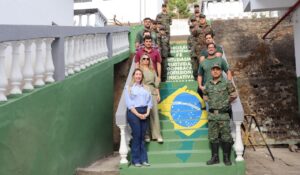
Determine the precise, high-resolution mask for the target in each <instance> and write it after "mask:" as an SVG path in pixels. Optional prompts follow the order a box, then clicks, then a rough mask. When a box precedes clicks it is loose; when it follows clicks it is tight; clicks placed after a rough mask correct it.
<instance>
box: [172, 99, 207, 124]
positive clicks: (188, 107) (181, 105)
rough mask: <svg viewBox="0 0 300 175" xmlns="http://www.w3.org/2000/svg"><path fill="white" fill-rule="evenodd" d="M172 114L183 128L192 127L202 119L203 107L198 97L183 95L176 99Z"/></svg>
mask: <svg viewBox="0 0 300 175" xmlns="http://www.w3.org/2000/svg"><path fill="white" fill-rule="evenodd" d="M170 112H171V116H172V118H173V120H174V122H175V123H177V124H178V125H180V126H183V127H191V126H194V125H196V124H197V123H198V122H199V120H200V119H201V115H202V105H201V103H200V101H199V99H198V98H197V97H196V96H194V95H192V94H190V93H181V94H179V95H177V96H176V97H175V99H174V101H173V103H172V107H171V111H170Z"/></svg>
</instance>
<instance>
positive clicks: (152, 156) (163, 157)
mask: <svg viewBox="0 0 300 175" xmlns="http://www.w3.org/2000/svg"><path fill="white" fill-rule="evenodd" d="M210 156H211V153H210V150H208V149H204V150H173V151H156V152H154V151H149V152H148V160H149V162H150V163H151V162H153V163H155V164H157V163H192V162H206V161H207V160H209V159H210Z"/></svg>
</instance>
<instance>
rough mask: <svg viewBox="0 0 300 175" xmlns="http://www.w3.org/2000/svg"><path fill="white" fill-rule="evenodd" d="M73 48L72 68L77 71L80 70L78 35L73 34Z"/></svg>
mask: <svg viewBox="0 0 300 175" xmlns="http://www.w3.org/2000/svg"><path fill="white" fill-rule="evenodd" d="M73 38H74V50H73V57H74V70H75V72H79V71H80V62H79V47H78V44H79V42H78V41H79V37H78V36H74V37H73Z"/></svg>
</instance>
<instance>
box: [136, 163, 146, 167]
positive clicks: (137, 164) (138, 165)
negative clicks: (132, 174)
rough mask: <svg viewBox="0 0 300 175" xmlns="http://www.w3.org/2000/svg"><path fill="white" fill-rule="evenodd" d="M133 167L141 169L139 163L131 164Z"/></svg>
mask: <svg viewBox="0 0 300 175" xmlns="http://www.w3.org/2000/svg"><path fill="white" fill-rule="evenodd" d="M143 165H144V163H143ZM133 166H135V167H141V166H142V165H141V164H140V163H136V164H133Z"/></svg>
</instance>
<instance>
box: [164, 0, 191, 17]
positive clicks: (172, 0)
mask: <svg viewBox="0 0 300 175" xmlns="http://www.w3.org/2000/svg"><path fill="white" fill-rule="evenodd" d="M195 2H197V0H169V1H168V8H169V12H170V13H171V15H172V16H173V15H174V17H177V18H187V17H188V16H189V15H190V13H189V8H188V4H193V3H195Z"/></svg>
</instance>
